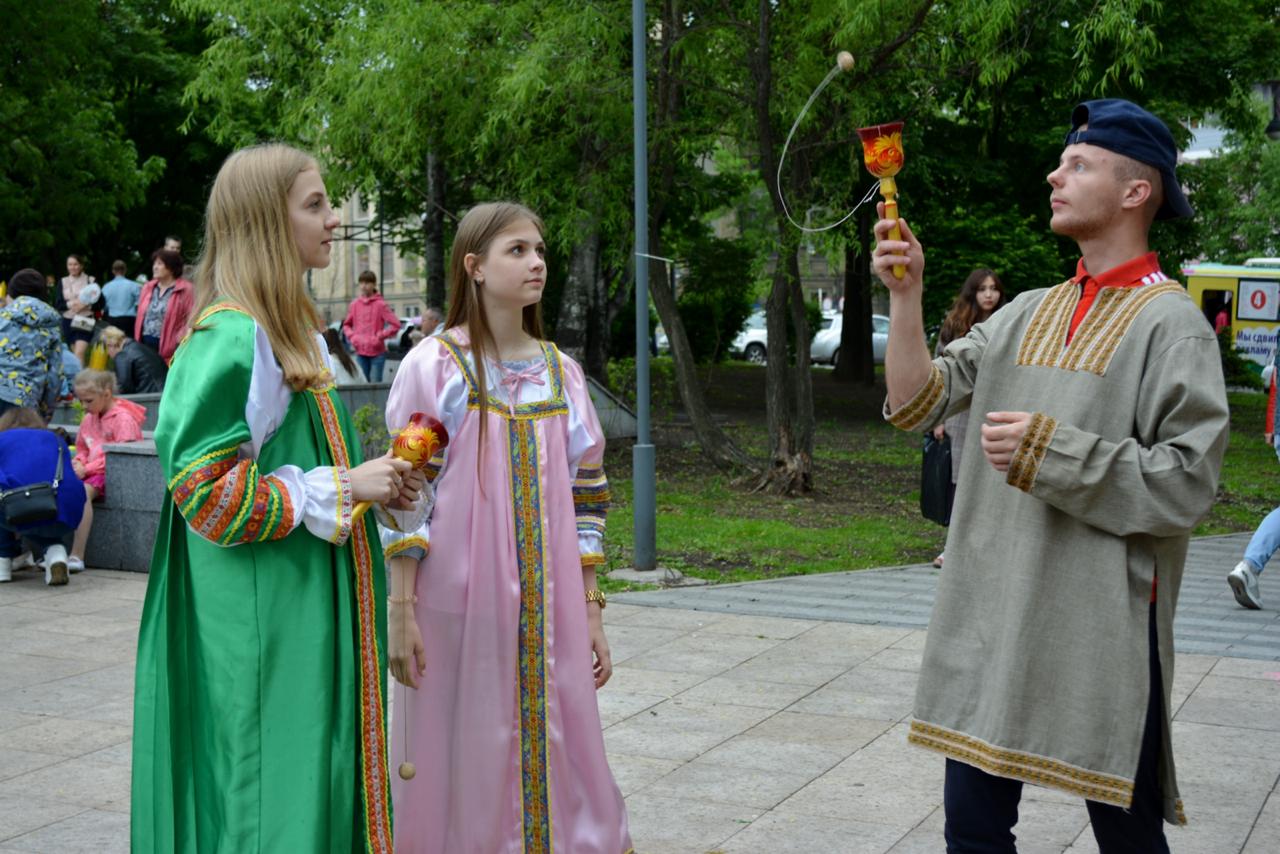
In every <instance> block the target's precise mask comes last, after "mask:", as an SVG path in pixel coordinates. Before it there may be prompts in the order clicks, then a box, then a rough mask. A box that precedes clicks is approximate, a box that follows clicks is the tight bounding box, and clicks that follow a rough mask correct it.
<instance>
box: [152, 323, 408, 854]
mask: <svg viewBox="0 0 1280 854" xmlns="http://www.w3.org/2000/svg"><path fill="white" fill-rule="evenodd" d="M196 326H197V327H199V328H198V329H197V330H196V331H195V332H193V333H192V334H191V336H190V337H189V338H188V340H187V341H186V343H185V344H183V346H182V348H181V349H180V350H179V351H178V353H177V355H176V358H175V359H174V363H173V368H172V371H171V372H170V374H169V379H168V382H167V384H166V387H165V393H164V398H163V400H162V401H161V404H160V420H159V424H158V425H157V429H156V448H157V451H158V453H159V455H160V462H161V466H162V467H163V469H164V473H165V478H166V480H167V484H168V493H167V497H168V498H169V499H171V500H168V501H166V503H165V507H164V511H163V514H162V517H161V524H160V530H159V533H158V535H157V537H156V544H155V552H154V555H153V557H152V564H151V577H150V580H149V584H148V587H147V597H146V604H145V606H144V608H143V614H142V628H141V635H140V638H139V642H138V664H137V687H136V699H135V708H134V737H133V795H132V843H133V850H134V851H135V852H143V851H148V852H149V851H157V852H160V851H163V852H170V851H182V852H196V851H198V852H202V854H203V852H236V854H244V852H352V851H360V852H364V851H370V852H390V851H391V832H390V831H391V817H390V801H389V798H388V785H387V763H386V726H385V712H384V708H385V707H384V697H385V688H386V686H385V684H384V678H385V677H384V674H385V673H386V658H385V648H386V645H385V639H386V625H385V619H386V617H385V613H386V612H385V609H384V608H383V607H382V601H383V599H384V598H385V595H386V582H385V578H384V575H383V565H382V552H381V547H380V545H379V544H378V542H377V533H376V528H375V525H374V521H373V518H372V516H373V514H369V515H367V516H365V517H364V518H363V519H361V520H359V521H357V522H355V523H354V524H353V523H352V519H351V513H352V497H351V485H350V479H349V476H348V469H349V468H351V467H353V466H355V465H357V464H358V463H359V462H360V458H361V453H360V444H359V441H358V439H357V436H356V432H355V430H354V428H353V426H352V423H351V419H350V417H349V416H348V414H347V412H346V410H345V408H344V407H343V405H342V403H341V401H340V400H339V399H338V397H337V396H336V394H335V392H334V390H333V388H332V387H329V388H327V389H308V390H306V391H302V392H294V391H293V390H292V389H291V388H290V387H289V386H288V385H286V384H285V383H284V378H283V373H282V372H281V370H280V367H279V365H278V364H277V363H276V361H275V358H274V356H273V355H272V352H271V347H270V343H269V341H268V339H267V337H266V334H265V332H264V331H263V330H262V329H261V328H260V327H259V326H258V325H257V324H256V323H255V321H254V320H253V319H252V318H251V317H249V316H248V315H247V314H245V313H243V312H241V311H239V310H236V309H235V308H234V307H232V306H226V305H221V306H215V307H214V308H212V309H210V310H209V311H208V312H207V313H206V314H205V315H203V316H202V317H201V319H200V320H199V321H198V322H197V324H196Z"/></svg>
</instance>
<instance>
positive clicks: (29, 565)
mask: <svg viewBox="0 0 1280 854" xmlns="http://www.w3.org/2000/svg"><path fill="white" fill-rule="evenodd" d="M39 565H40V564H39V563H37V562H36V559H35V558H33V557H32V556H31V552H29V551H28V552H23V553H22V554H20V555H18V556H17V557H15V558H14V559H13V568H14V569H35V568H36V567H37V566H39Z"/></svg>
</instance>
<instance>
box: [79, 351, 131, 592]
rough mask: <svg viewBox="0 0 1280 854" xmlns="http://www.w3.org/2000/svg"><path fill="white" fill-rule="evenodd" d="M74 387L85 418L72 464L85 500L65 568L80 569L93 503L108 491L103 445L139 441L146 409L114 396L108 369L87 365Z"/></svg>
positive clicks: (81, 423) (91, 520)
mask: <svg viewBox="0 0 1280 854" xmlns="http://www.w3.org/2000/svg"><path fill="white" fill-rule="evenodd" d="M73 390H74V391H75V394H76V398H77V399H78V400H79V401H80V403H81V405H82V406H84V420H83V421H81V422H80V431H79V432H78V433H77V434H76V456H75V459H73V460H72V461H71V465H72V467H73V468H74V469H75V470H76V475H77V476H78V477H79V478H80V479H81V480H82V481H84V493H85V502H84V515H83V516H82V517H81V518H80V525H79V527H77V528H76V536H75V539H74V540H73V541H72V543H71V556H70V557H68V558H67V568H68V569H69V570H71V571H72V572H79V571H80V570H82V569H84V549H85V546H86V545H87V544H88V542H89V531H90V529H91V528H92V527H93V502H94V501H95V500H97V499H98V498H101V497H102V496H103V495H104V494H105V493H106V491H107V451H106V447H105V446H106V445H110V444H118V443H121V442H137V441H139V440H141V439H142V422H143V421H145V420H146V417H147V410H146V409H145V408H144V407H142V406H140V405H139V404H137V403H134V402H133V401H132V400H124V399H123V398H117V397H116V376H115V374H113V373H110V372H108V371H95V370H93V369H92V368H86V369H85V370H83V371H81V372H80V373H78V374H76V379H75V382H74V384H73Z"/></svg>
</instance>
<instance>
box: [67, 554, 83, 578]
mask: <svg viewBox="0 0 1280 854" xmlns="http://www.w3.org/2000/svg"><path fill="white" fill-rule="evenodd" d="M67 571H68V572H70V573H71V574H72V575H75V574H76V573H77V572H84V558H79V557H76V556H75V555H71V556H70V557H68V558H67Z"/></svg>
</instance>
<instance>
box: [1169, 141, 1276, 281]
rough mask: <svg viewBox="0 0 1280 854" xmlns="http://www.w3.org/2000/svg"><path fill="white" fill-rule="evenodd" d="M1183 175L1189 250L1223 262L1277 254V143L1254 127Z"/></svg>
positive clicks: (1238, 261) (1193, 165)
mask: <svg viewBox="0 0 1280 854" xmlns="http://www.w3.org/2000/svg"><path fill="white" fill-rule="evenodd" d="M1182 177H1183V180H1184V181H1185V182H1186V184H1187V186H1188V189H1189V190H1190V198H1191V203H1192V205H1193V206H1194V207H1195V209H1196V218H1195V220H1194V223H1193V228H1192V231H1191V234H1190V249H1191V253H1190V254H1193V255H1195V256H1201V257H1204V258H1206V259H1207V260H1209V261H1214V262H1218V263H1222V264H1239V263H1242V262H1243V261H1244V260H1245V259H1246V258H1250V257H1267V258H1274V257H1277V256H1280V144H1277V143H1273V142H1270V141H1269V140H1267V139H1266V138H1265V137H1263V136H1262V134H1261V132H1260V130H1259V133H1257V134H1256V135H1253V136H1249V137H1246V138H1242V139H1241V140H1239V143H1238V146H1237V147H1236V148H1235V149H1233V150H1231V151H1228V152H1226V153H1224V154H1222V155H1221V156H1219V157H1214V158H1208V159H1205V160H1201V161H1199V162H1198V163H1194V164H1190V165H1188V166H1184V167H1182Z"/></svg>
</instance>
